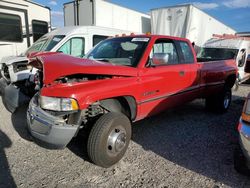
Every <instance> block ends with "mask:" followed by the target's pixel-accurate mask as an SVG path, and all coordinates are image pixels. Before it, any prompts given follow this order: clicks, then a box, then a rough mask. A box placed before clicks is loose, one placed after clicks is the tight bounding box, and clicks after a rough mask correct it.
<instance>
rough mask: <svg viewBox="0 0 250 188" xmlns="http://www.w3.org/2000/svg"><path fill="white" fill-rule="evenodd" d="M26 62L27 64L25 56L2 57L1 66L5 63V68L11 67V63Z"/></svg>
mask: <svg viewBox="0 0 250 188" xmlns="http://www.w3.org/2000/svg"><path fill="white" fill-rule="evenodd" d="M25 61H26V62H27V63H28V58H27V57H26V56H7V57H3V58H2V59H1V62H0V63H1V64H3V63H5V64H6V65H7V66H8V65H11V64H13V63H18V62H22V63H23V62H25Z"/></svg>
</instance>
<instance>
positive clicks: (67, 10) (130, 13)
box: [64, 0, 151, 33]
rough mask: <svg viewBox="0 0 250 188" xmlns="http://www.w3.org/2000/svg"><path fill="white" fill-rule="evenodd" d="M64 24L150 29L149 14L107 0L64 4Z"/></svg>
mask: <svg viewBox="0 0 250 188" xmlns="http://www.w3.org/2000/svg"><path fill="white" fill-rule="evenodd" d="M64 21H65V22H64V24H65V26H73V25H81V26H89V25H92V26H101V27H108V28H113V29H121V30H127V31H133V32H136V33H146V32H150V31H151V29H150V28H151V27H150V16H149V15H147V14H144V13H140V12H138V11H134V10H131V9H128V8H125V7H122V6H119V5H116V4H113V3H110V2H108V1H103V0H82V1H73V2H69V3H65V4H64Z"/></svg>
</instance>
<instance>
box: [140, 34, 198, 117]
mask: <svg viewBox="0 0 250 188" xmlns="http://www.w3.org/2000/svg"><path fill="white" fill-rule="evenodd" d="M181 45H183V44H181V43H180V42H178V41H175V40H171V39H164V38H163V39H158V40H156V41H155V43H154V45H153V48H152V50H151V53H150V55H149V58H148V63H147V65H146V67H145V68H144V70H143V73H142V75H141V79H142V80H141V81H142V84H143V93H142V101H141V104H142V108H141V109H142V113H143V114H149V115H150V114H154V113H157V112H159V111H161V110H163V109H165V108H167V107H171V106H175V105H177V104H179V103H182V102H183V101H185V100H186V99H185V98H183V96H184V95H185V93H186V92H188V91H189V90H190V87H191V86H192V83H191V79H190V78H191V72H192V71H191V66H192V64H194V61H193V60H194V57H193V55H192V51H191V50H190V49H189V51H191V55H192V56H191V57H192V58H191V57H190V58H189V60H190V62H189V61H185V59H184V57H186V59H187V55H189V54H186V55H185V54H184V53H185V50H187V49H185V48H184V47H183V46H182V47H181ZM187 45H188V47H189V44H187ZM189 48H190V47H189ZM186 53H188V52H186ZM191 61H193V62H191Z"/></svg>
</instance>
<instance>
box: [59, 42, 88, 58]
mask: <svg viewBox="0 0 250 188" xmlns="http://www.w3.org/2000/svg"><path fill="white" fill-rule="evenodd" d="M84 45H85V40H84V38H81V37H75V38H71V39H70V40H68V41H67V42H66V43H64V44H63V45H62V46H61V47H60V48H59V50H57V51H59V52H62V53H64V54H68V55H72V56H74V57H83V56H84Z"/></svg>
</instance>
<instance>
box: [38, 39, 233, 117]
mask: <svg viewBox="0 0 250 188" xmlns="http://www.w3.org/2000/svg"><path fill="white" fill-rule="evenodd" d="M145 37H150V38H151V40H150V41H149V44H148V46H147V48H146V50H145V52H144V55H143V57H142V58H141V60H140V62H139V64H138V66H137V67H136V68H134V67H125V66H118V65H112V64H110V63H105V62H98V61H93V60H88V59H80V58H74V57H71V56H67V55H63V54H51V55H42V56H39V57H38V58H39V59H40V61H42V62H43V71H44V84H45V86H44V87H43V88H42V89H41V95H43V96H52V97H72V98H74V99H76V100H77V102H78V104H79V106H80V108H81V109H84V108H87V107H88V106H89V105H90V104H92V103H93V102H95V101H98V100H102V99H106V98H113V97H118V96H132V97H133V98H134V99H135V100H136V102H137V117H136V120H139V119H142V118H144V117H147V116H151V115H153V114H156V113H158V112H160V111H162V110H164V109H166V108H170V107H173V106H176V105H180V104H183V103H184V102H188V101H191V100H193V99H196V98H200V97H205V96H207V95H210V94H213V93H215V92H219V91H220V90H221V89H222V88H223V83H224V82H225V80H226V78H227V77H228V76H229V75H231V74H234V75H236V72H237V68H236V64H235V61H233V60H224V61H218V62H213V63H210V62H206V63H197V62H196V60H195V62H194V63H192V64H177V65H167V66H159V67H149V68H148V67H145V64H146V62H147V59H148V56H149V53H150V51H151V49H152V46H153V44H154V42H155V41H156V40H157V39H162V38H164V39H172V40H182V41H186V42H188V44H189V46H190V48H191V49H192V52H193V53H194V50H193V48H192V45H191V43H190V42H189V41H188V40H187V39H181V38H176V37H169V36H159V35H150V36H148V35H145ZM194 54H195V53H194ZM194 56H195V55H194ZM195 57H196V56H195ZM195 59H196V58H195ZM180 72H184V73H185V74H184V75H183V76H180ZM80 73H81V74H102V75H113V76H114V77H113V78H111V79H104V80H93V81H83V82H79V83H69V84H58V83H53V82H54V80H55V79H57V78H59V77H61V76H66V75H73V74H80ZM216 84H219V85H216ZM167 96H168V97H167Z"/></svg>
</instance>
